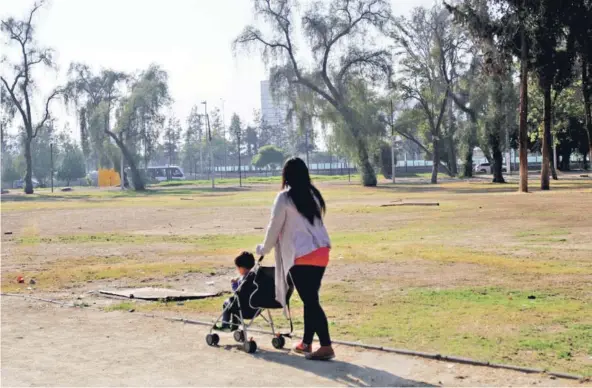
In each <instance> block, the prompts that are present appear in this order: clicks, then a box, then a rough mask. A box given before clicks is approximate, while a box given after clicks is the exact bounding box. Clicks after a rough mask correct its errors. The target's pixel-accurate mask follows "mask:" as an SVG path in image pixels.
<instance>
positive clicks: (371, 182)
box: [357, 139, 378, 187]
mask: <svg viewBox="0 0 592 388" xmlns="http://www.w3.org/2000/svg"><path fill="white" fill-rule="evenodd" d="M357 148H358V149H357V151H358V163H359V167H360V177H361V179H362V185H364V186H366V187H375V186H376V185H377V184H378V181H377V179H376V173H375V172H374V169H373V168H372V164H370V158H369V157H368V150H367V149H366V142H364V141H363V140H362V139H358V141H357Z"/></svg>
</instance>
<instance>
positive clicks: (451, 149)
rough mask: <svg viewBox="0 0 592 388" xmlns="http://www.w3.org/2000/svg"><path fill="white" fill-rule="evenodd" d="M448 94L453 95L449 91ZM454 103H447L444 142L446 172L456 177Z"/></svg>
mask: <svg viewBox="0 0 592 388" xmlns="http://www.w3.org/2000/svg"><path fill="white" fill-rule="evenodd" d="M450 93H453V91H452V90H451V91H450ZM453 105H454V101H453V100H452V98H451V99H450V100H449V102H448V134H447V135H448V136H446V142H447V143H448V170H449V174H450V176H451V177H452V176H456V175H458V165H457V161H456V147H455V144H454V134H455V132H456V123H455V122H454V112H453V110H452V108H453Z"/></svg>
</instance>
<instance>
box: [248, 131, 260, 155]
mask: <svg viewBox="0 0 592 388" xmlns="http://www.w3.org/2000/svg"><path fill="white" fill-rule="evenodd" d="M245 146H246V147H247V156H248V157H249V158H252V157H253V156H254V155H256V154H257V153H258V152H259V137H258V135H257V129H256V128H254V127H252V126H250V125H249V126H248V127H247V129H245Z"/></svg>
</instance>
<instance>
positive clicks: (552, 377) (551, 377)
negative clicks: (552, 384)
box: [549, 376, 557, 380]
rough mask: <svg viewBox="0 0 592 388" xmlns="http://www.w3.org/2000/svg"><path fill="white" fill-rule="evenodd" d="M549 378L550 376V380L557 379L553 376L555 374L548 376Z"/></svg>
mask: <svg viewBox="0 0 592 388" xmlns="http://www.w3.org/2000/svg"><path fill="white" fill-rule="evenodd" d="M549 378H550V379H551V380H557V377H555V376H550V377H549Z"/></svg>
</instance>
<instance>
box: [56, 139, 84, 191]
mask: <svg viewBox="0 0 592 388" xmlns="http://www.w3.org/2000/svg"><path fill="white" fill-rule="evenodd" d="M61 154H62V157H61V160H60V163H59V165H58V169H57V178H58V179H60V180H63V181H66V184H67V185H68V186H70V182H71V181H72V180H75V179H80V178H83V177H84V176H85V175H86V169H85V160H84V155H83V153H82V150H81V149H80V147H78V146H77V145H76V144H75V143H72V141H70V140H68V141H66V142H65V143H64V144H62V149H61Z"/></svg>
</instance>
